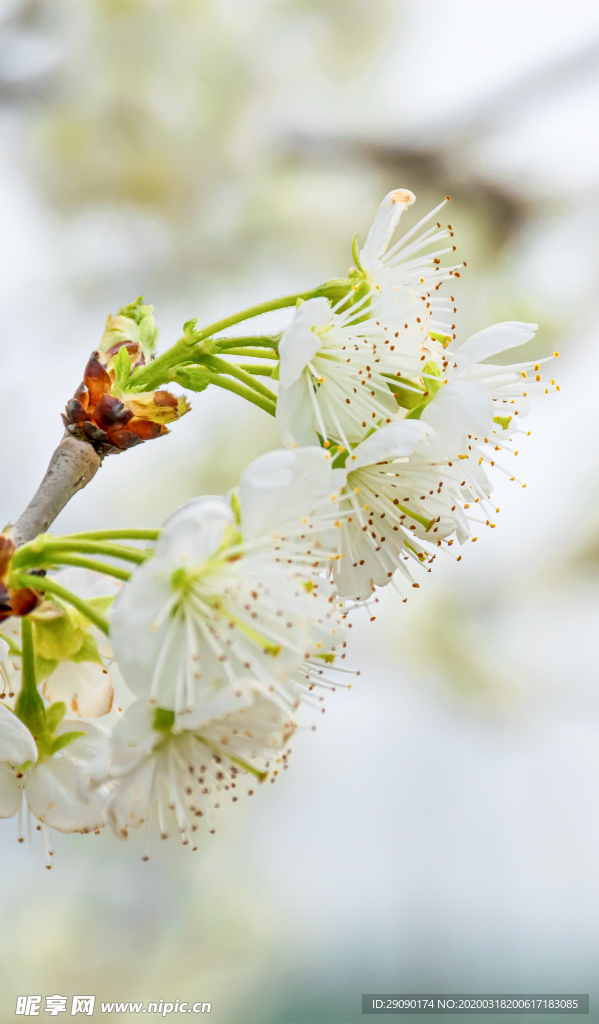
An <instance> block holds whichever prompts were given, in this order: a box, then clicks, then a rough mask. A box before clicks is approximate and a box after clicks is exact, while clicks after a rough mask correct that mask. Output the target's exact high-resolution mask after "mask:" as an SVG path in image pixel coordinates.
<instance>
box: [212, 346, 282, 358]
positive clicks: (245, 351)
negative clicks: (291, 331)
mask: <svg viewBox="0 0 599 1024" xmlns="http://www.w3.org/2000/svg"><path fill="white" fill-rule="evenodd" d="M219 354H220V355H223V356H249V357H250V358H252V359H278V358H279V356H278V354H277V353H276V352H275V350H274V349H267V348H242V347H239V348H227V349H224V350H223V351H222V352H220V351H219Z"/></svg>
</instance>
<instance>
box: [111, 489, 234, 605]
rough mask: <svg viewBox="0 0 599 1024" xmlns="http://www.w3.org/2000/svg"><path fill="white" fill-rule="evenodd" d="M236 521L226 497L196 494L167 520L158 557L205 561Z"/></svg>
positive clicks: (194, 562)
mask: <svg viewBox="0 0 599 1024" xmlns="http://www.w3.org/2000/svg"><path fill="white" fill-rule="evenodd" d="M232 522H233V515H232V512H231V509H230V507H229V505H228V503H227V502H226V501H225V499H224V498H221V497H213V496H211V495H205V496H204V497H201V498H192V499H191V500H190V501H186V502H185V504H184V505H181V506H180V508H178V509H177V511H176V512H173V514H172V515H171V516H169V518H168V519H167V520H166V522H165V523H164V524H163V527H162V535H161V537H160V540H159V541H158V543H157V545H156V557H157V558H162V557H164V558H166V559H169V560H171V561H175V562H178V563H179V564H180V565H201V563H202V562H204V561H205V560H206V558H208V556H209V555H210V554H211V553H212V552H213V551H215V550H216V548H218V547H219V546H220V544H221V542H222V537H223V533H224V531H225V529H226V527H227V526H229V525H230V524H231V523H232ZM117 600H118V599H117Z"/></svg>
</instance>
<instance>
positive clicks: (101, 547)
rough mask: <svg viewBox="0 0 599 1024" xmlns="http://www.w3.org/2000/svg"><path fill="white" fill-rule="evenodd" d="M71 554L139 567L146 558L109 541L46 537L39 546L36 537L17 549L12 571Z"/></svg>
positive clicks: (144, 555) (49, 562) (32, 566)
mask: <svg viewBox="0 0 599 1024" xmlns="http://www.w3.org/2000/svg"><path fill="white" fill-rule="evenodd" d="M71 551H72V552H73V553H75V554H78V553H81V554H89V555H105V556H106V557H107V558H120V559H122V560H123V561H126V562H135V563H136V564H137V565H141V563H142V562H145V560H146V558H147V557H148V555H147V552H144V551H140V550H139V549H138V548H129V547H124V546H123V545H122V544H111V543H110V541H108V542H107V541H95V540H71V539H68V540H67V539H65V538H63V537H52V536H51V535H49V536H48V539H47V540H46V541H45V543H43V544H40V538H39V537H38V538H37V539H36V540H35V541H32V542H31V544H24V545H23V547H21V548H18V550H17V551H16V552H15V555H14V557H13V560H12V566H13V569H16V570H22V569H31V568H38V567H41V566H44V565H47V564H53V563H54V562H56V560H57V559H58V560H60V554H61V553H68V552H71Z"/></svg>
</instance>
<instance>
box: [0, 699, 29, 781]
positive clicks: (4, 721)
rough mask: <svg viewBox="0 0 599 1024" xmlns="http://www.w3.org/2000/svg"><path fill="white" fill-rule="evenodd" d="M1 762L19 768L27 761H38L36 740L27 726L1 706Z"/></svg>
mask: <svg viewBox="0 0 599 1024" xmlns="http://www.w3.org/2000/svg"><path fill="white" fill-rule="evenodd" d="M0 761H8V763H9V764H14V765H15V766H16V767H18V766H19V765H21V764H24V763H25V761H37V747H36V745H35V740H34V739H33V736H32V735H31V733H30V732H29V729H28V728H27V726H26V725H23V723H22V722H21V721H20V720H19V719H18V718H17V716H16V715H14V714H13V713H12V711H9V710H8V708H5V707H4V705H3V704H0Z"/></svg>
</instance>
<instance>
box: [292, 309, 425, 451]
mask: <svg viewBox="0 0 599 1024" xmlns="http://www.w3.org/2000/svg"><path fill="white" fill-rule="evenodd" d="M343 304H344V300H341V302H340V303H338V304H337V306H336V307H334V308H333V309H331V307H330V306H329V303H328V301H327V300H326V299H323V298H318V299H308V301H307V302H304V303H302V304H301V305H300V306H298V308H297V309H296V311H295V314H294V317H293V320H292V322H291V324H290V325H289V327H288V328H287V330H286V331H285V332H284V333H283V336H282V338H281V341H280V342H279V360H280V361H279V392H278V396H277V426H278V429H279V434H280V435H281V440H282V442H283V444H284V445H285V446H286V447H288V448H293V447H296V446H297V445H302V446H303V445H313V444H317V443H318V437H319V435H320V437H321V438H322V440H323V441H324V442H325V443H327V444H328V443H330V442H331V441H334V442H336V443H338V444H342V445H344V446H345V447H346V448H347V447H349V446H350V444H354V443H357V442H359V441H361V440H362V439H363V438H364V437H365V435H366V434H367V433H368V431H370V430H371V429H372V427H373V426H378V425H381V424H385V423H389V422H391V419H392V418H393V417H394V416H395V415H396V413H397V402H396V401H395V399H394V397H393V394H392V392H391V390H390V387H389V383H390V378H394V377H395V375H396V374H397V372H398V371H401V369H402V367H403V368H404V370H405V369H406V367H407V368H409V370H410V372H411V373H417V372H418V369H419V366H420V362H419V355H414V353H413V352H412V349H411V347H408V348H405V347H404V346H403V338H401V339H400V338H399V334H400V325H399V322H398V320H397V316H398V311H397V310H396V309H395V308H394V306H393V303H388V302H385V301H383V300H378V299H373V297H372V295H371V293H368V295H367V296H366V297H365V298H363V299H361V300H360V301H359V302H358V303H356V305H354V306H351V307H350V308H349V309H343V308H342V307H343ZM427 351H428V350H427Z"/></svg>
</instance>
